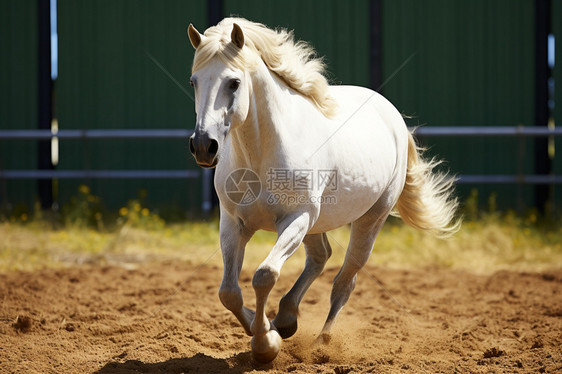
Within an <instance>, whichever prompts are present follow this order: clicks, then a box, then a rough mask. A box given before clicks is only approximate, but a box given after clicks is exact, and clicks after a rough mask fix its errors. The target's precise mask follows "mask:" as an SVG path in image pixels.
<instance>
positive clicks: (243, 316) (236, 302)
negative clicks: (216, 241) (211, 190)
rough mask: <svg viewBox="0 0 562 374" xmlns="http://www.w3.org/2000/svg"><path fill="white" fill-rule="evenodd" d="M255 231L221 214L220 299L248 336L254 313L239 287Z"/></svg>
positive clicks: (250, 332) (223, 213)
mask: <svg viewBox="0 0 562 374" xmlns="http://www.w3.org/2000/svg"><path fill="white" fill-rule="evenodd" d="M253 234H254V232H253V231H250V230H247V229H246V228H245V227H244V226H243V225H242V224H241V223H239V222H237V221H236V220H235V219H234V218H232V217H230V216H229V215H228V214H226V213H225V212H221V219H220V240H221V251H222V259H223V263H224V274H223V277H222V283H221V286H220V289H219V298H220V300H221V302H222V304H223V305H224V306H225V307H226V308H227V309H228V310H230V311H231V312H232V313H233V314H234V315H235V316H236V318H238V320H239V321H240V323H241V324H242V326H243V327H244V330H246V334H248V335H250V336H251V335H252V331H251V328H250V324H251V323H252V321H253V320H254V315H255V313H254V311H253V310H251V309H248V308H246V307H245V306H244V299H243V298H242V290H241V289H240V286H239V285H238V279H239V278H240V271H241V269H242V262H243V261H244V250H245V248H246V243H248V241H249V240H250V238H251V237H252V235H253Z"/></svg>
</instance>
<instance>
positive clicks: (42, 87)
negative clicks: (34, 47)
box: [37, 0, 53, 209]
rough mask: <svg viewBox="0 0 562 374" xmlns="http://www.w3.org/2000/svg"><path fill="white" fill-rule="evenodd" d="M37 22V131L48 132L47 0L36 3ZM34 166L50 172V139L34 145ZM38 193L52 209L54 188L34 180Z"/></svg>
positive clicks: (43, 205)
mask: <svg viewBox="0 0 562 374" xmlns="http://www.w3.org/2000/svg"><path fill="white" fill-rule="evenodd" d="M37 13H38V14H37V23H38V27H37V30H38V49H39V50H38V72H37V73H38V74H37V77H38V92H39V98H38V106H39V108H38V109H39V110H38V124H37V127H38V128H39V129H49V130H50V129H51V119H52V114H53V112H52V110H53V107H52V105H53V102H52V90H53V81H52V80H51V4H50V1H49V0H37ZM37 166H38V168H39V169H41V170H45V169H53V164H52V163H51V140H50V139H49V140H39V141H38V142H37ZM37 193H38V195H39V201H40V202H41V208H43V209H51V207H52V205H53V185H52V180H51V179H38V180H37Z"/></svg>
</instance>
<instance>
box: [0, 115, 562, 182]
mask: <svg viewBox="0 0 562 374" xmlns="http://www.w3.org/2000/svg"><path fill="white" fill-rule="evenodd" d="M409 129H410V131H413V132H414V134H415V135H416V136H421V137H423V136H455V137H459V136H463V137H464V136H480V137H481V136H486V137H491V136H499V137H505V136H520V137H549V136H562V128H549V127H540V126H443V127H434V126H426V127H410V128H409ZM192 134H193V130H187V129H158V130H156V129H121V130H119V129H113V130H111V129H106V130H104V129H100V130H97V129H96V130H88V129H84V130H58V131H51V130H0V140H17V139H22V140H26V139H27V140H49V139H60V140H100V139H187V138H189V137H190V136H191V135H192ZM203 174H205V175H207V174H208V173H203ZM203 174H202V173H200V172H199V171H197V170H0V178H1V179H50V178H60V179H89V178H105V179H119V178H123V179H132V178H199V177H200V176H202V175H203ZM209 175H210V174H209ZM456 183H461V184H562V176H559V175H459V176H457V180H456Z"/></svg>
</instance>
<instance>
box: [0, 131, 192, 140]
mask: <svg viewBox="0 0 562 374" xmlns="http://www.w3.org/2000/svg"><path fill="white" fill-rule="evenodd" d="M192 134H193V130H183V129H169V130H164V129H162V130H148V129H146V130H144V129H137V130H133V129H131V130H86V129H84V130H58V131H54V132H53V131H51V130H0V140H1V139H30V140H31V139H39V140H48V139H52V138H58V139H84V140H89V139H92V140H93V139H178V138H185V139H187V138H189V137H190V136H191V135H192Z"/></svg>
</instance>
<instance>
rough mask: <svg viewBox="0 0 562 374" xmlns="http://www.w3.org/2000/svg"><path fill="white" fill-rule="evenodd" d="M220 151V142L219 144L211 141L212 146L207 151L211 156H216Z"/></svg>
mask: <svg viewBox="0 0 562 374" xmlns="http://www.w3.org/2000/svg"><path fill="white" fill-rule="evenodd" d="M218 150H219V142H217V141H216V140H214V139H211V144H209V148H208V149H207V152H209V154H210V155H216V154H217V151H218Z"/></svg>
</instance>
